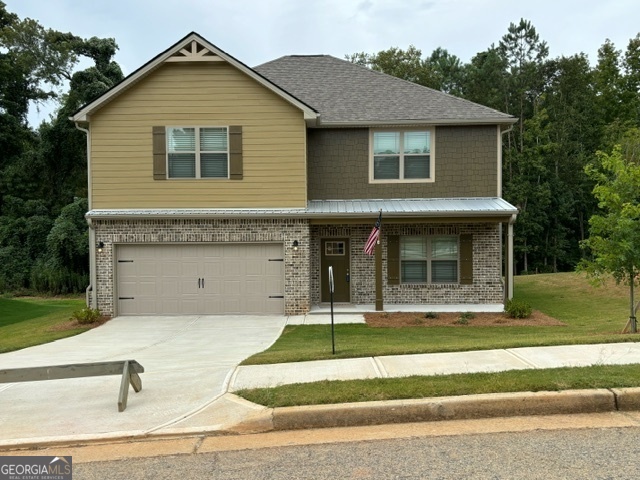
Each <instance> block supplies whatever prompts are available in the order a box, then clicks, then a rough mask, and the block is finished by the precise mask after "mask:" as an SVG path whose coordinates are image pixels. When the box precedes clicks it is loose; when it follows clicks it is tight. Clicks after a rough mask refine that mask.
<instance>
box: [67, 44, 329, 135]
mask: <svg viewBox="0 0 640 480" xmlns="http://www.w3.org/2000/svg"><path fill="white" fill-rule="evenodd" d="M165 62H227V63H229V64H230V65H232V66H234V67H235V68H237V69H238V70H240V71H241V72H243V73H245V74H247V75H248V76H250V77H251V78H253V79H254V80H256V81H257V82H258V83H260V84H261V85H263V86H264V87H266V88H267V89H269V90H271V91H272V92H274V93H276V94H277V95H278V96H280V97H282V98H283V99H285V100H286V101H287V102H289V103H291V104H292V105H294V106H296V107H297V108H299V109H300V110H302V112H303V113H304V118H305V120H307V121H310V122H312V123H313V122H314V121H315V119H316V118H317V116H318V114H317V112H315V111H314V109H313V108H311V107H310V106H309V105H307V104H306V103H304V102H303V101H301V100H299V99H298V98H296V97H294V96H293V95H291V94H290V93H288V92H287V91H285V90H283V89H282V88H280V87H279V86H278V85H276V84H274V83H273V82H271V81H270V80H269V79H267V78H265V77H263V76H262V75H260V74H259V73H257V72H256V71H255V70H253V69H251V68H250V67H248V66H247V65H245V64H244V63H242V62H241V61H239V60H237V59H236V58H234V57H233V56H231V55H229V54H228V53H226V52H225V51H223V50H221V49H219V48H218V47H216V46H215V45H213V44H212V43H210V42H208V41H207V40H206V39H204V38H203V37H201V36H200V35H198V34H197V33H195V32H191V33H190V34H189V35H187V36H185V37H184V38H182V39H181V40H179V41H178V42H176V43H175V44H174V45H172V46H171V47H169V48H168V49H167V50H165V51H164V52H162V53H160V54H159V55H157V56H156V57H154V58H153V59H151V60H149V61H148V62H147V63H145V64H144V65H143V66H141V67H140V68H138V69H137V70H136V71H134V72H133V73H131V74H130V75H128V76H127V77H126V78H125V79H124V80H122V81H121V82H120V83H118V84H117V85H114V86H113V87H112V88H110V89H109V90H107V91H106V92H105V93H103V94H102V95H100V96H99V97H97V98H95V99H94V100H92V101H91V102H89V103H87V104H86V105H84V106H82V107H81V108H80V109H79V110H78V111H77V112H76V113H74V114H73V116H71V118H70V119H71V120H73V121H76V122H87V121H89V118H90V116H91V115H92V114H93V113H95V112H96V111H97V110H99V109H100V108H101V107H102V106H104V105H105V104H106V103H108V102H109V101H110V100H111V99H113V98H115V97H116V96H118V95H119V94H120V93H122V92H124V91H125V90H127V89H128V88H129V87H131V86H132V85H134V84H135V83H137V82H139V81H140V80H142V79H143V78H145V77H146V76H148V75H149V74H151V73H152V72H153V71H154V70H156V69H157V68H159V67H160V66H161V65H163V64H164V63H165Z"/></svg>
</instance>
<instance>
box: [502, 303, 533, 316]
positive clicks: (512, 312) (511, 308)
mask: <svg viewBox="0 0 640 480" xmlns="http://www.w3.org/2000/svg"><path fill="white" fill-rule="evenodd" d="M504 311H505V312H506V313H507V315H508V316H509V317H510V318H529V317H530V316H531V312H532V311H533V310H532V308H531V305H529V304H528V303H527V302H523V301H520V300H515V299H511V300H509V301H508V302H507V304H506V305H505V306H504Z"/></svg>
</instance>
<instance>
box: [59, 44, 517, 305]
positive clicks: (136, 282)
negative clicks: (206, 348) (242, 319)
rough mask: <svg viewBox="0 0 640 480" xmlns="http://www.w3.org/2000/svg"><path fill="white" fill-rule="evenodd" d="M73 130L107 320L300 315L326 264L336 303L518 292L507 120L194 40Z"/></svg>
mask: <svg viewBox="0 0 640 480" xmlns="http://www.w3.org/2000/svg"><path fill="white" fill-rule="evenodd" d="M71 119H72V120H73V121H74V122H75V123H76V126H77V127H78V128H80V129H82V130H84V131H85V132H86V134H87V145H88V155H87V156H88V159H87V161H88V175H89V212H88V213H87V220H88V223H89V227H90V239H91V285H90V287H89V289H88V297H89V303H90V304H91V305H92V306H94V307H98V308H100V309H101V310H102V312H103V313H105V314H109V315H162V314H165V315H168V314H243V313H251V314H263V313H271V314H285V315H293V314H302V313H306V312H308V311H309V309H310V308H311V307H312V306H313V305H317V304H321V303H324V302H327V301H328V300H329V287H328V280H327V272H328V267H329V266H332V268H333V271H334V281H335V292H334V300H335V301H336V302H346V303H352V304H374V302H376V300H381V299H380V298H376V291H377V292H378V295H379V296H381V297H382V298H383V299H384V303H385V305H391V304H417V305H425V308H428V305H434V304H486V305H495V304H499V303H502V302H503V301H504V299H505V298H509V297H510V296H511V292H512V282H511V280H512V277H511V270H512V269H511V268H510V263H511V258H512V255H513V252H512V250H513V248H512V231H513V230H512V224H513V222H514V221H515V218H516V214H517V209H516V208H515V207H513V206H512V205H510V204H509V203H508V202H506V201H504V200H503V199H502V198H501V169H502V165H501V163H502V162H501V144H502V134H503V133H504V132H505V131H506V130H508V129H509V128H510V127H511V125H512V124H513V123H514V122H515V118H513V117H512V116H510V115H506V114H504V113H501V112H498V111H496V110H493V109H490V108H487V107H484V106H481V105H478V104H474V103H472V102H468V101H465V100H462V99H460V98H457V97H454V96H451V95H447V94H444V93H442V92H438V91H435V90H432V89H429V88H425V87H422V86H419V85H415V84H412V83H410V82H406V81H404V80H400V79H397V78H394V77H391V76H388V75H385V74H382V73H379V72H374V71H371V70H368V69H366V68H364V67H361V66H358V65H354V64H351V63H349V62H347V61H344V60H340V59H337V58H333V57H330V56H326V55H318V56H287V57H282V58H279V59H277V60H274V61H271V62H269V63H266V64H264V65H261V66H258V67H256V68H250V67H248V66H247V65H245V64H243V63H242V62H241V61H239V60H237V59H235V58H234V57H232V56H231V55H229V54H227V53H226V52H224V51H222V50H220V49H219V48H217V47H216V46H214V45H213V44H211V43H209V42H208V41H207V40H205V39H204V38H202V37H201V36H200V35H198V34H196V33H191V34H189V35H187V36H186V37H185V38H183V39H182V40H180V41H179V42H177V43H176V44H175V45H173V46H172V47H170V48H168V49H167V50H165V51H164V52H162V53H160V54H159V55H158V56H156V57H155V58H153V59H152V60H150V61H149V62H148V63H146V64H145V65H143V66H142V67H140V68H139V69H138V70H136V71H135V72H133V73H132V74H131V75H129V76H128V77H127V78H125V79H124V80H123V81H122V82H121V83H119V84H118V85H116V86H115V87H113V88H111V89H110V90H109V91H107V92H106V93H104V94H103V95H102V96H100V97H99V98H97V99H95V100H93V101H92V102H90V103H88V104H87V105H85V106H83V107H82V108H81V109H80V110H79V111H78V112H77V113H76V114H75V115H74V116H73V117H72V118H71ZM380 211H382V228H381V235H380V245H379V247H378V248H377V250H378V251H377V254H376V255H367V254H365V252H364V246H365V242H366V241H367V238H368V236H369V234H370V232H371V230H372V228H373V226H374V223H375V222H376V219H377V218H378V215H379V212H380ZM503 238H505V239H506V240H505V241H504V242H503ZM503 243H504V245H503ZM503 252H504V257H505V258H503ZM376 263H377V265H376ZM376 272H377V274H376ZM503 273H504V281H503Z"/></svg>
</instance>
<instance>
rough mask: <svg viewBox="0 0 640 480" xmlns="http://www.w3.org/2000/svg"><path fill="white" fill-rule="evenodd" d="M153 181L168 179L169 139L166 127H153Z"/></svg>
mask: <svg viewBox="0 0 640 480" xmlns="http://www.w3.org/2000/svg"><path fill="white" fill-rule="evenodd" d="M152 130H153V179H154V180H166V179H167V139H166V135H167V134H166V130H165V128H164V127H153V129H152Z"/></svg>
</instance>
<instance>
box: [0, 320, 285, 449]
mask: <svg viewBox="0 0 640 480" xmlns="http://www.w3.org/2000/svg"><path fill="white" fill-rule="evenodd" d="M285 322H286V317H283V316H227V315H225V316H180V317H117V318H114V319H112V320H111V321H109V322H108V323H106V324H105V325H103V326H101V327H98V328H96V329H93V330H90V331H88V332H85V333H83V334H80V335H77V336H75V337H70V338H66V339H62V340H58V341H56V342H52V343H48V344H44V345H39V346H36V347H31V348H26V349H23V350H18V351H16V352H10V353H5V354H2V355H0V369H6V368H24V367H36V366H46V365H62V364H70V363H87V362H100V361H110V360H137V361H138V362H139V363H140V364H142V365H143V366H144V369H145V372H144V373H143V374H141V378H142V391H141V392H139V393H134V391H133V389H132V388H131V389H130V391H129V401H128V405H127V409H126V410H125V411H124V412H121V413H120V412H118V407H117V400H118V392H119V387H120V380H121V377H120V376H118V375H115V376H105V377H90V378H76V379H63V380H49V381H40V382H29V383H15V384H0V440H2V441H3V443H4V442H11V441H13V440H15V441H23V442H24V441H32V442H37V441H47V440H52V439H55V438H61V437H68V436H73V437H75V438H82V437H84V436H86V437H87V438H95V437H96V436H103V437H105V438H108V437H121V436H128V435H141V434H145V433H150V432H153V431H155V430H158V429H160V428H163V427H165V428H166V427H170V426H171V425H173V424H175V423H177V422H180V421H182V420H184V419H187V418H188V417H190V416H191V415H193V414H195V413H197V412H199V411H200V410H202V409H203V408H204V407H206V406H208V405H210V404H211V403H212V402H213V401H214V400H216V399H217V398H218V397H220V395H222V394H223V393H224V392H225V391H226V387H227V382H228V380H229V378H230V375H231V373H232V372H233V370H234V368H235V367H236V365H237V364H238V363H239V362H241V361H242V360H243V359H245V358H247V357H248V356H250V355H253V354H254V353H257V352H260V351H262V350H264V349H266V348H268V347H269V346H270V345H271V344H272V343H273V342H274V341H275V340H276V339H277V338H278V336H279V335H280V333H281V332H282V329H283V328H284V325H285Z"/></svg>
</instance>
